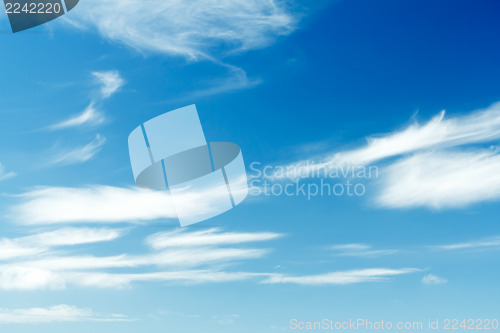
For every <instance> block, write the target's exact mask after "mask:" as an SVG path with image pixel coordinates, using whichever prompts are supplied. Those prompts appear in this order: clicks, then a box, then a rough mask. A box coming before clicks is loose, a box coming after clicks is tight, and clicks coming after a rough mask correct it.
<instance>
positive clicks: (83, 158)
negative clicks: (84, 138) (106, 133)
mask: <svg viewBox="0 0 500 333" xmlns="http://www.w3.org/2000/svg"><path fill="white" fill-rule="evenodd" d="M105 143H106V138H105V137H103V136H101V135H100V134H97V135H96V136H95V138H94V139H93V140H92V141H91V142H89V143H88V144H86V145H85V146H81V147H76V148H71V149H68V150H63V151H62V152H59V153H57V154H56V155H54V156H53V157H52V158H51V161H50V164H52V165H71V164H80V163H85V162H87V161H90V160H91V159H92V158H94V156H95V155H97V154H98V153H99V152H100V151H101V149H102V147H103V146H104V144H105Z"/></svg>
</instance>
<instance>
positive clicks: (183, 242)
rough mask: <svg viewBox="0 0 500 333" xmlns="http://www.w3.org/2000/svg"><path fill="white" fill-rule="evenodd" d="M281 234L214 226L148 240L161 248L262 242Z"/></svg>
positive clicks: (157, 235)
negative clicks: (234, 230)
mask: <svg viewBox="0 0 500 333" xmlns="http://www.w3.org/2000/svg"><path fill="white" fill-rule="evenodd" d="M281 236H282V235H281V234H277V233H272V232H263V233H240V232H221V229H220V228H212V229H207V230H202V231H194V232H185V230H180V231H170V232H160V233H156V234H154V235H151V236H149V237H148V238H147V240H146V242H147V244H148V245H149V246H150V247H152V248H153V249H155V250H159V249H165V248H169V247H189V246H214V245H227V244H241V243H248V242H261V241H268V240H272V239H276V238H279V237H281Z"/></svg>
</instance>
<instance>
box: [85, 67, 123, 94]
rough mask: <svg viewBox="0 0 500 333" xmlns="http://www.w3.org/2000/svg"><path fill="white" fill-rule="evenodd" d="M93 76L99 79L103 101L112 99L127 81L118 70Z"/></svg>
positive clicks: (93, 73)
mask: <svg viewBox="0 0 500 333" xmlns="http://www.w3.org/2000/svg"><path fill="white" fill-rule="evenodd" d="M92 75H93V76H94V77H95V78H96V79H97V82H98V84H99V86H100V98H101V99H106V98H109V97H111V96H112V95H113V94H115V93H116V92H117V91H119V90H120V88H121V87H122V86H123V85H124V84H125V80H124V79H123V78H122V77H121V75H120V72H118V71H116V70H112V71H103V72H92Z"/></svg>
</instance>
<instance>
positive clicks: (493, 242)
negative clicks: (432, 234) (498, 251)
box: [433, 236, 500, 251]
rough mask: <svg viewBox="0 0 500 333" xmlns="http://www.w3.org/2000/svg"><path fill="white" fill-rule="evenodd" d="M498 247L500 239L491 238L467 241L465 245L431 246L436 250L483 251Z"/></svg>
mask: <svg viewBox="0 0 500 333" xmlns="http://www.w3.org/2000/svg"><path fill="white" fill-rule="evenodd" d="M498 247H500V237H499V236H497V237H491V238H486V239H481V240H474V241H469V242H465V243H456V244H448V245H439V246H433V248H435V249H438V250H450V251H451V250H469V249H470V250H475V249H479V250H484V249H491V248H498Z"/></svg>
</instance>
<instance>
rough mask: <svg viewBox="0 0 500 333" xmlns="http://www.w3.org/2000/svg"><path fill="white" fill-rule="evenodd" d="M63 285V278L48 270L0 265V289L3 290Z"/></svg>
mask: <svg viewBox="0 0 500 333" xmlns="http://www.w3.org/2000/svg"><path fill="white" fill-rule="evenodd" d="M65 287H66V283H65V281H64V279H63V278H62V277H61V276H60V275H59V274H57V273H54V272H52V271H50V270H46V269H40V268H36V267H26V266H9V267H1V266H0V289H3V290H39V289H64V288H65Z"/></svg>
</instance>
